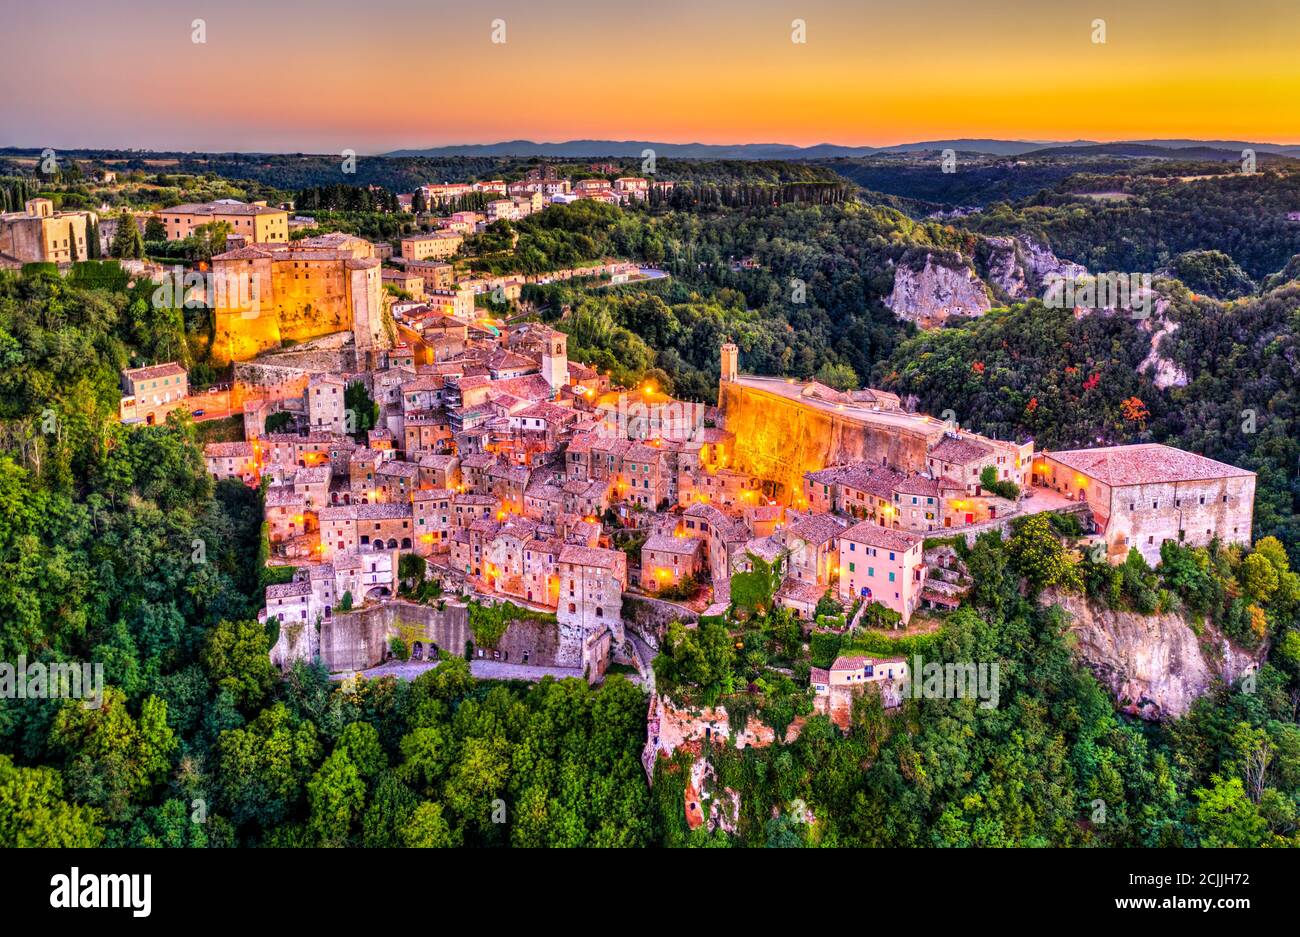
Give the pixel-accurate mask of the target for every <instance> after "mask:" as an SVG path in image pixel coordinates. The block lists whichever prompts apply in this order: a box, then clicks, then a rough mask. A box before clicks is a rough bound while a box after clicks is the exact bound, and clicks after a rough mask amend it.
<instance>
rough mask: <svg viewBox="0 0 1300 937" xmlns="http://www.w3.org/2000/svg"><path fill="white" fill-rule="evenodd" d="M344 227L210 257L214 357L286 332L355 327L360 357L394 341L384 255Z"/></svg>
mask: <svg viewBox="0 0 1300 937" xmlns="http://www.w3.org/2000/svg"><path fill="white" fill-rule="evenodd" d="M373 254H374V248H373V245H371V244H370V242H368V241H365V240H362V239H361V238H356V237H352V236H350V235H346V234H327V235H322V236H321V237H318V238H304V239H303V240H300V241H294V242H293V243H292V244H276V243H270V244H259V245H257V246H254V247H243V248H239V249H237V250H231V251H226V252H225V253H223V254H218V255H216V256H215V257H213V258H212V274H213V277H214V284H215V286H216V289H215V293H216V309H215V316H216V338H215V340H214V341H213V345H212V356H213V359H214V360H215V361H216V362H217V363H221V364H224V363H225V362H228V361H244V360H247V359H249V358H252V357H255V356H256V355H258V354H259V353H261V352H263V351H266V350H268V349H272V348H278V347H279V346H280V344H281V343H282V342H283V341H285V340H286V339H291V340H295V341H304V340H306V339H310V338H317V337H320V336H323V335H330V334H334V333H339V332H350V333H352V340H353V344H354V349H355V354H356V356H357V360H358V362H363V361H365V360H368V359H369V358H370V357H371V356H372V355H373V354H374V353H376V352H378V351H380V350H382V349H386V348H389V347H391V346H392V344H393V340H394V337H395V336H394V331H395V330H394V327H393V324H392V322H391V316H388V314H387V313H386V312H385V310H384V306H383V288H382V284H381V280H380V263H379V261H378V260H376V259H375V258H374V256H373Z"/></svg>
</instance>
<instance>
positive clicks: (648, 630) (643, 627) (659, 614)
mask: <svg viewBox="0 0 1300 937" xmlns="http://www.w3.org/2000/svg"><path fill="white" fill-rule="evenodd" d="M699 617H700V616H699V615H697V614H696V613H695V612H692V611H691V610H690V609H687V608H682V607H681V606H680V605H674V604H673V603H672V602H665V601H663V600H662V599H652V598H650V597H649V596H644V595H635V594H633V593H630V592H625V593H623V623H624V625H625V626H626V627H628V628H630V629H631V630H632V631H634V632H635V633H636V634H638V635H641V636H642V637H645V638H647V639H648V638H654V639H655V643H653V644H652V646H655V647H657V646H658V643H657V642H658V639H659V637H660V635H662V634H663V630H664V629H665V628H667V627H668V625H670V624H671V623H672V622H674V621H682V622H685V623H686V624H693V623H694V622H696V621H698V620H699Z"/></svg>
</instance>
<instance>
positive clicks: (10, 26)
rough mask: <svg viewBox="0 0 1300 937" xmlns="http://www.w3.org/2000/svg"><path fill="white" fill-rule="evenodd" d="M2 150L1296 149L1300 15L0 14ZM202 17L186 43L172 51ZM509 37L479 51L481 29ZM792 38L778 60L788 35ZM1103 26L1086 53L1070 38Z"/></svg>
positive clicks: (649, 0)
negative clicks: (800, 25) (799, 29)
mask: <svg viewBox="0 0 1300 937" xmlns="http://www.w3.org/2000/svg"><path fill="white" fill-rule="evenodd" d="M0 11H2V12H0V16H2V20H0V24H2V25H0V88H3V89H4V94H3V97H0V146H26V147H32V146H40V147H43V146H53V147H64V148H68V147H133V148H148V149H179V150H215V151H226V150H244V151H257V150H264V151H309V152H336V151H339V150H342V149H344V148H351V149H355V150H356V151H358V152H360V153H376V152H383V151H387V150H391V149H396V148H401V147H415V146H437V145H445V144H456V143H490V142H496V141H500V140H511V139H520V138H523V139H532V140H539V141H560V140H570V139H616V140H629V139H630V140H653V141H663V142H681V143H684V142H705V143H745V142H779V143H793V144H801V145H807V144H814V143H825V142H829V143H840V144H857V145H862V144H865V145H888V144H894V143H903V142H910V141H918V140H929V139H944V138H957V137H998V138H1006V139H1029V140H1073V139H1080V138H1084V139H1093V140H1114V139H1136V138H1174V137H1188V138H1200V139H1227V140H1248V141H1255V142H1275V143H1296V142H1300V105H1298V103H1297V102H1300V51H1298V50H1300V2H1295V0H1254V2H1250V3H1241V2H1235V3H1224V2H1210V0H1131V2H1127V3H1119V2H1113V0H1086V2H1078V0H1056V2H1048V0H1042V2H1025V0H1003V2H982V0H966V2H959V0H909V2H901V0H891V2H887V3H884V2H871V0H856V2H832V0H784V2H777V0H721V2H709V0H690V2H684V0H605V2H600V3H595V2H585V0H560V2H554V3H547V2H541V0H533V2H516V0H505V2H495V0H486V2H484V0H475V2H473V3H454V4H453V3H441V2H433V0H422V2H413V0H366V2H356V0H350V2H340V0H259V2H252V0H147V2H122V0H41V2H32V0H0ZM196 17H201V18H203V19H204V20H205V23H206V31H207V41H206V43H203V44H195V43H193V42H192V41H191V21H192V20H193V19H195V18H196ZM498 18H499V19H502V20H504V21H505V23H506V42H505V43H504V44H494V43H493V42H492V41H491V30H492V26H491V23H492V21H493V20H494V19H498ZM796 18H799V19H802V20H804V21H805V22H806V24H807V42H806V43H804V44H795V43H792V42H791V21H792V20H794V19H796ZM1097 18H1101V19H1104V20H1105V21H1106V36H1107V42H1106V43H1105V44H1104V45H1099V44H1094V43H1093V42H1092V41H1091V36H1092V21H1093V20H1094V19H1097Z"/></svg>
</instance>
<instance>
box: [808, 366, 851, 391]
mask: <svg viewBox="0 0 1300 937" xmlns="http://www.w3.org/2000/svg"><path fill="white" fill-rule="evenodd" d="M813 380H815V381H819V382H821V383H822V384H825V385H826V386H827V387H833V388H835V389H836V390H856V389H857V388H858V385H859V384H860V383H861V381H859V380H858V375H857V373H856V372H854V370H853V369H852V368H851V367H849V366H848V365H847V364H832V363H831V362H829V361H828V362H826V363H825V364H823V365H822V366H821V367H820V368H818V369H817V373H816V374H814V375H813Z"/></svg>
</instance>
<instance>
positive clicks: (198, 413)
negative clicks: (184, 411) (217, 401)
mask: <svg viewBox="0 0 1300 937" xmlns="http://www.w3.org/2000/svg"><path fill="white" fill-rule="evenodd" d="M206 412H207V411H206V410H202V409H199V410H195V411H194V412H193V414H191V415H192V416H203V414H204V413H206Z"/></svg>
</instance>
